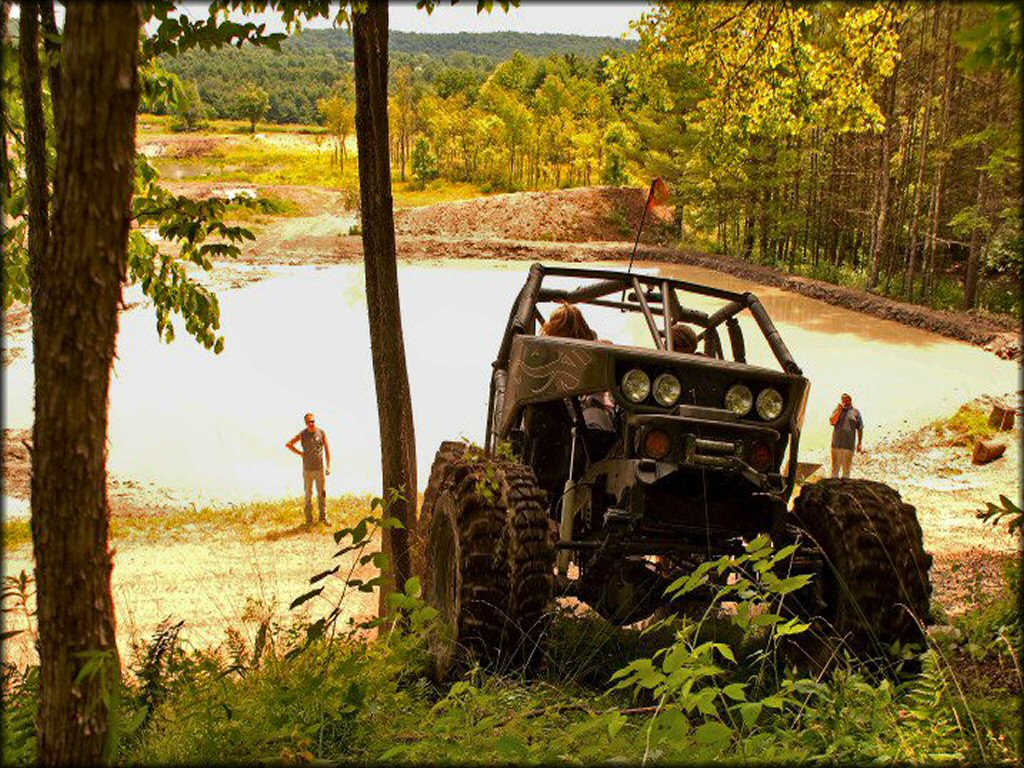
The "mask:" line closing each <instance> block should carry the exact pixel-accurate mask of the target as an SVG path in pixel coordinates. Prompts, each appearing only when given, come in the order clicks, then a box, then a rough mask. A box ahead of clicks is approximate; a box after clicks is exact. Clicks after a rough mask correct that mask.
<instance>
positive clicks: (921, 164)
mask: <svg viewBox="0 0 1024 768" xmlns="http://www.w3.org/2000/svg"><path fill="white" fill-rule="evenodd" d="M921 35H922V43H923V40H924V32H923V31H922V33H921ZM938 36H939V6H936V7H935V8H934V9H932V39H933V40H937V39H938ZM937 59H938V57H937V56H935V55H934V54H933V55H932V60H931V63H930V66H929V69H928V90H927V91H926V92H925V102H924V126H923V127H922V128H921V155H920V157H919V158H918V163H917V184H916V185H915V187H914V207H913V210H912V212H911V216H910V246H909V247H908V248H907V271H906V274H905V275H904V278H903V297H904V298H905V299H907V301H910V300H911V299H912V298H913V297H914V277H915V276H916V275H915V270H916V268H917V243H918V238H919V235H920V216H921V192H922V190H923V188H924V169H925V163H926V160H927V158H928V128H929V124H930V121H931V115H932V93H933V91H934V89H935V64H936V60H937Z"/></svg>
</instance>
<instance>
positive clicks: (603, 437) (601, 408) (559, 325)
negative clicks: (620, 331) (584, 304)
mask: <svg viewBox="0 0 1024 768" xmlns="http://www.w3.org/2000/svg"><path fill="white" fill-rule="evenodd" d="M540 332H541V335H542V336H559V337H561V338H567V339H583V340H585V341H598V338H597V334H596V333H595V332H594V330H593V329H592V328H591V327H590V325H588V324H587V320H586V318H585V317H583V312H582V311H581V310H580V308H579V307H577V306H576V305H575V304H570V303H568V302H562V306H560V307H559V308H558V309H556V310H555V311H554V312H552V313H551V317H549V318H548V321H547V322H546V323H544V325H543V327H542V328H541V331H540ZM601 341H604V340H603V339H601ZM606 343H607V342H606ZM580 406H581V409H582V410H583V421H584V423H585V424H586V426H587V429H588V430H590V431H591V432H592V436H593V440H592V442H594V443H596V445H595V448H596V452H597V453H599V454H601V455H604V454H606V453H607V452H608V448H610V447H611V444H612V443H613V442H614V440H615V424H614V422H613V421H612V412H613V409H614V408H615V403H614V401H613V400H612V398H611V395H610V394H609V393H608V392H598V393H594V394H590V395H584V396H583V397H581V398H580Z"/></svg>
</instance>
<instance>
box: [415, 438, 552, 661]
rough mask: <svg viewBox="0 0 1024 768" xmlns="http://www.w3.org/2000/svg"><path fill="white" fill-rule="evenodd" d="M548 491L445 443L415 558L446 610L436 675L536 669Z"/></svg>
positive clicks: (436, 602) (436, 643)
mask: <svg viewBox="0 0 1024 768" xmlns="http://www.w3.org/2000/svg"><path fill="white" fill-rule="evenodd" d="M544 500H545V496H544V493H543V491H541V490H539V489H538V488H537V483H536V480H535V479H534V477H533V473H532V472H531V471H530V470H529V469H528V468H527V467H524V466H523V465H521V464H517V463H514V462H507V461H496V460H492V459H487V458H484V457H483V456H480V455H479V454H475V452H472V451H470V450H468V449H467V447H466V446H465V445H463V444H461V443H443V444H442V445H441V448H440V450H438V453H437V456H436V457H435V460H434V465H433V468H432V470H431V476H430V481H429V483H428V486H427V489H426V491H425V493H424V496H423V506H422V509H421V511H420V515H419V521H418V524H417V537H416V544H417V546H416V547H415V549H414V554H413V564H414V567H415V568H417V571H416V572H417V573H418V574H419V575H421V577H422V581H423V587H424V597H425V599H426V601H427V602H428V603H429V604H430V605H432V606H434V607H435V608H437V609H438V611H439V612H440V614H441V619H442V621H441V625H442V627H441V629H442V631H441V632H440V633H439V634H438V636H437V637H436V638H434V639H433V641H432V645H431V652H432V656H433V660H434V675H435V677H436V678H437V679H439V680H440V679H444V678H446V677H448V676H449V675H450V673H451V672H452V671H454V670H456V669H458V668H460V667H461V666H462V665H463V664H464V663H466V662H469V661H470V660H476V661H477V662H479V663H481V664H482V665H484V666H487V667H489V668H492V669H509V668H517V669H521V668H524V667H525V668H528V669H529V668H534V667H536V666H537V665H538V664H539V662H540V660H541V659H542V658H543V655H544V654H543V642H544V639H545V637H546V634H547V624H546V616H547V615H548V614H549V613H550V606H551V602H552V599H553V598H552V583H553V564H554V549H553V546H552V543H551V540H550V537H549V535H548V524H547V515H546V512H545V506H544Z"/></svg>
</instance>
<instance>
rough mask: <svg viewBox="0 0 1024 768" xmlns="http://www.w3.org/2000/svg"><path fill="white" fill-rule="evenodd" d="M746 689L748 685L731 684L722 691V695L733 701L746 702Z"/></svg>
mask: <svg viewBox="0 0 1024 768" xmlns="http://www.w3.org/2000/svg"><path fill="white" fill-rule="evenodd" d="M746 687H747V684H746V683H731V684H729V685H727V686H725V688H723V689H722V693H724V694H725V695H726V696H727V697H729V698H730V699H732V700H733V701H746V700H747V694H746V693H745V692H744V690H743V689H744V688H746Z"/></svg>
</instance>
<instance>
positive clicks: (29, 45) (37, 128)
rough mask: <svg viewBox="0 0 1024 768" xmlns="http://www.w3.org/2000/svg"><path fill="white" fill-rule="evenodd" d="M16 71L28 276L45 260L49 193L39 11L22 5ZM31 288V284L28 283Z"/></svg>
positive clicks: (33, 282) (48, 223)
mask: <svg viewBox="0 0 1024 768" xmlns="http://www.w3.org/2000/svg"><path fill="white" fill-rule="evenodd" d="M18 38H19V39H18V69H19V72H20V75H21V100H22V105H23V106H24V110H25V186H26V193H27V194H26V198H27V202H28V263H29V273H30V276H31V275H32V274H34V273H35V272H36V271H37V270H38V269H39V268H40V265H42V264H43V262H44V261H45V259H46V256H45V255H46V243H47V240H48V238H49V233H50V221H49V219H50V214H49V206H50V194H49V181H48V179H47V171H46V118H45V116H44V113H43V74H42V70H41V68H40V66H39V9H38V8H37V6H35V5H32V4H28V3H26V4H25V5H23V6H22V8H21V17H20V18H19V20H18ZM30 284H31V285H32V286H33V288H34V287H35V281H33V280H30Z"/></svg>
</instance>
